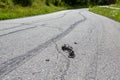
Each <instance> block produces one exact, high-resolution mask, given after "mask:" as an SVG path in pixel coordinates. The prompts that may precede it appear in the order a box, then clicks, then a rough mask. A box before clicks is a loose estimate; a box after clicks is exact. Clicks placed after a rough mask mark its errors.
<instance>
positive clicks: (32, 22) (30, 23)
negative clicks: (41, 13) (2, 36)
mask: <svg viewBox="0 0 120 80" xmlns="http://www.w3.org/2000/svg"><path fill="white" fill-rule="evenodd" d="M67 13H70V11H69V12H66V13H64V14H63V15H62V16H60V17H57V18H52V19H48V20H43V21H41V20H37V21H31V22H29V23H27V24H26V23H21V24H20V25H18V26H13V27H10V28H4V29H0V31H4V30H9V29H14V28H18V27H21V26H24V25H32V24H35V23H39V22H45V21H51V20H56V19H60V18H63V17H64V16H65V15H66V14H67Z"/></svg>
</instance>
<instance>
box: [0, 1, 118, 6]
mask: <svg viewBox="0 0 120 80" xmlns="http://www.w3.org/2000/svg"><path fill="white" fill-rule="evenodd" d="M7 1H9V0H0V2H7ZM11 1H12V2H13V3H14V4H20V5H21V6H31V5H32V4H33V2H34V1H36V0H11ZM41 1H44V2H45V4H46V5H48V6H49V5H50V4H53V5H55V6H60V5H61V6H63V5H69V6H74V5H80V6H84V5H86V6H90V5H109V4H114V3H115V2H116V1H119V0H41Z"/></svg>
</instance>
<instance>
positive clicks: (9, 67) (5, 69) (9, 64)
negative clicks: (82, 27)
mask: <svg viewBox="0 0 120 80" xmlns="http://www.w3.org/2000/svg"><path fill="white" fill-rule="evenodd" d="M79 15H81V16H82V17H83V19H81V20H78V21H76V22H75V23H73V24H72V25H71V26H70V27H69V28H68V29H66V30H65V31H64V32H62V33H60V34H59V35H57V36H56V37H54V38H52V39H50V40H48V41H46V42H45V43H42V44H40V45H38V46H37V47H36V48H34V49H32V50H30V51H28V52H27V53H25V54H23V55H20V56H17V57H15V58H12V59H9V60H7V61H5V62H4V63H2V64H0V79H2V78H3V77H4V76H5V75H7V74H8V73H10V72H11V71H13V70H15V69H16V68H18V67H19V66H21V65H23V64H24V63H25V62H27V61H28V60H30V59H31V58H33V57H34V56H36V55H38V54H39V53H40V52H41V51H42V50H44V49H45V48H47V47H48V46H49V45H51V44H52V43H53V42H57V41H58V40H60V39H61V38H63V37H65V36H66V35H67V34H69V33H70V32H71V31H72V30H73V29H74V28H75V27H76V26H77V25H78V24H80V23H81V22H84V21H85V20H86V17H85V16H84V15H82V14H81V13H79Z"/></svg>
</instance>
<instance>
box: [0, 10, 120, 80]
mask: <svg viewBox="0 0 120 80" xmlns="http://www.w3.org/2000/svg"><path fill="white" fill-rule="evenodd" d="M65 44H67V45H66V46H64V47H63V45H65ZM72 56H74V57H72ZM0 80H120V23H119V22H115V21H113V20H111V19H109V18H106V17H103V16H100V15H97V14H94V13H92V12H89V11H88V9H76V10H65V11H60V12H55V13H51V14H46V15H40V16H34V17H27V18H21V19H12V20H5V21H0Z"/></svg>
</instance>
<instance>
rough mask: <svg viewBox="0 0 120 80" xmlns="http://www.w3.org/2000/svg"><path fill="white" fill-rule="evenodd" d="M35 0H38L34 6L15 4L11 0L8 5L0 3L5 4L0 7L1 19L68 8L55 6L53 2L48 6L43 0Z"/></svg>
mask: <svg viewBox="0 0 120 80" xmlns="http://www.w3.org/2000/svg"><path fill="white" fill-rule="evenodd" d="M35 1H36V2H34V4H33V5H32V6H28V7H22V6H20V5H13V3H12V2H11V1H10V2H9V3H8V4H7V5H6V4H5V3H0V5H2V6H3V7H2V8H0V20H6V19H13V18H21V17H26V16H34V15H40V14H47V13H50V12H55V11H60V10H64V9H66V7H64V6H54V5H52V4H50V5H49V6H47V5H46V4H45V3H44V2H42V1H41V0H35Z"/></svg>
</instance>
